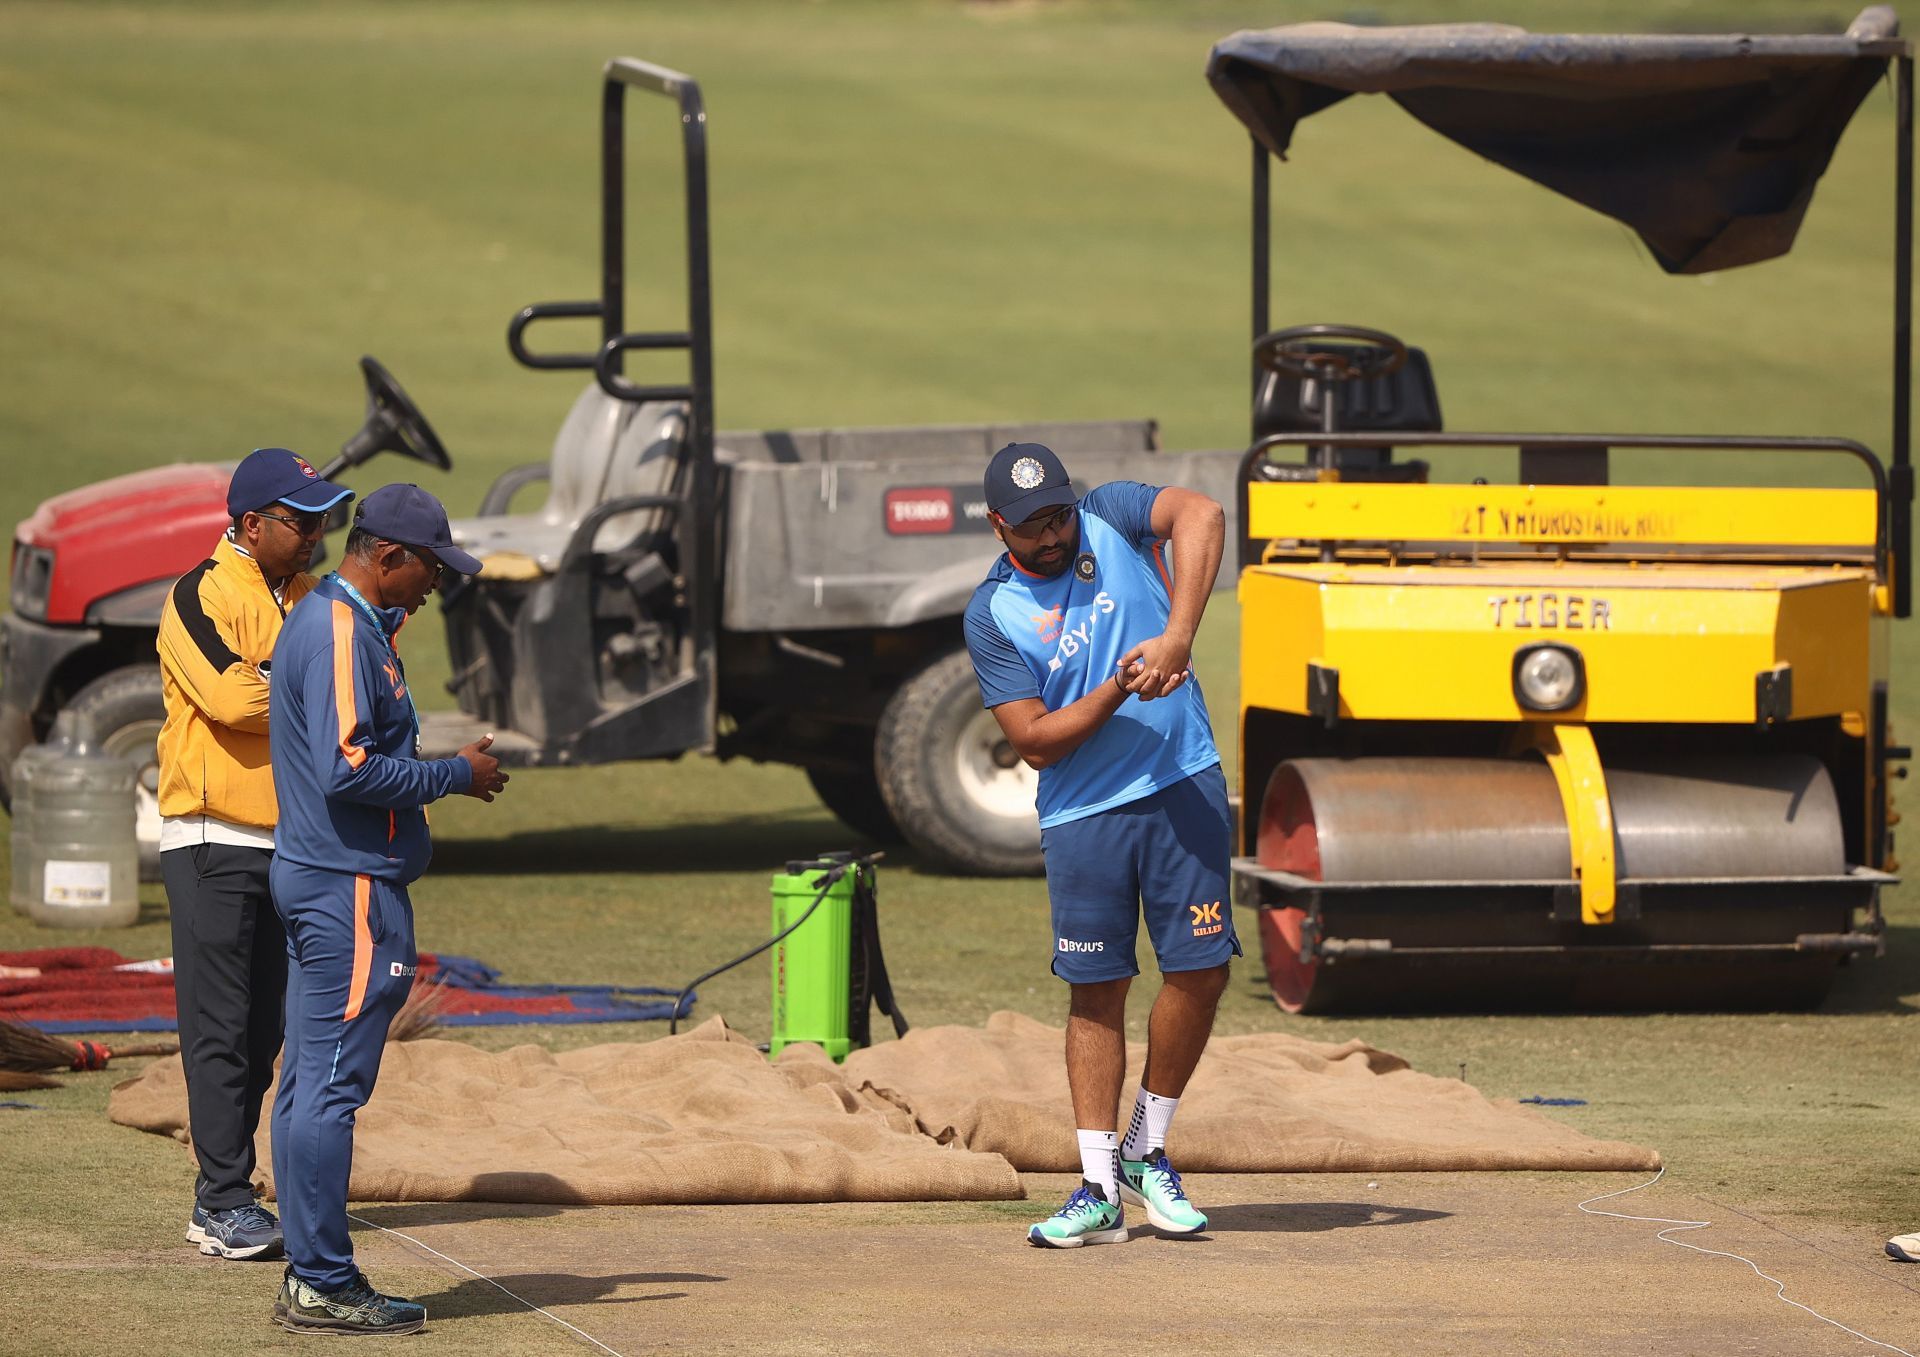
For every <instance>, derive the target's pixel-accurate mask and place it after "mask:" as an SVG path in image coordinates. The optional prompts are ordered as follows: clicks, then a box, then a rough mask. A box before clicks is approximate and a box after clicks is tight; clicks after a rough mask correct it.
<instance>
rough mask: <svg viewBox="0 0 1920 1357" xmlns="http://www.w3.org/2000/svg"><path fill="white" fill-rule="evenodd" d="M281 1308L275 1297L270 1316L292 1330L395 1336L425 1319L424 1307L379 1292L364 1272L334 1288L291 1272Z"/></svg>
mask: <svg viewBox="0 0 1920 1357" xmlns="http://www.w3.org/2000/svg"><path fill="white" fill-rule="evenodd" d="M281 1290H282V1292H283V1293H284V1296H285V1305H286V1308H285V1311H284V1313H283V1312H282V1309H281V1303H280V1302H279V1301H276V1302H275V1303H274V1307H273V1317H274V1318H275V1319H277V1320H279V1321H280V1327H281V1328H283V1329H289V1330H291V1331H293V1332H294V1333H352V1334H369V1335H374V1334H381V1335H393V1336H396V1337H397V1336H398V1335H400V1334H403V1333H417V1332H419V1331H420V1329H421V1328H422V1327H424V1326H425V1324H426V1322H427V1307H426V1306H424V1305H419V1304H416V1303H415V1302H413V1301H410V1300H403V1299H401V1298H400V1297H399V1296H383V1295H381V1294H380V1293H379V1292H378V1291H375V1290H374V1289H373V1285H372V1283H370V1282H368V1281H367V1276H366V1274H365V1273H364V1272H356V1273H354V1274H353V1280H352V1281H351V1282H349V1283H347V1284H346V1285H345V1286H343V1287H341V1288H340V1289H339V1290H338V1291H322V1290H320V1289H319V1288H317V1287H314V1286H312V1285H309V1284H308V1283H307V1282H304V1281H302V1280H301V1279H300V1278H298V1277H296V1276H294V1275H293V1274H292V1273H291V1272H289V1273H288V1274H287V1277H286V1281H285V1283H284V1285H283V1286H282V1288H281Z"/></svg>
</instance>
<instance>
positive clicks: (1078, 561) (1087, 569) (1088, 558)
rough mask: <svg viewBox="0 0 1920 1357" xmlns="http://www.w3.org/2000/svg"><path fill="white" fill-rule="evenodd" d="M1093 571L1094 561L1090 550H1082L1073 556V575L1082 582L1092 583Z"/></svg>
mask: <svg viewBox="0 0 1920 1357" xmlns="http://www.w3.org/2000/svg"><path fill="white" fill-rule="evenodd" d="M1093 571H1094V563H1093V553H1092V552H1091V551H1083V552H1081V553H1080V554H1079V555H1078V556H1076V557H1074V558H1073V577H1074V578H1075V579H1077V580H1079V581H1080V582H1081V583H1082V584H1092V583H1093Z"/></svg>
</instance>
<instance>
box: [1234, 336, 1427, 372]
mask: <svg viewBox="0 0 1920 1357" xmlns="http://www.w3.org/2000/svg"><path fill="white" fill-rule="evenodd" d="M1318 345H1333V346H1336V347H1335V348H1334V349H1332V350H1318V351H1317V350H1316V347H1315V346H1318ZM1253 361H1254V362H1256V363H1258V364H1259V365H1260V366H1261V367H1263V368H1265V369H1266V370H1267V371H1268V372H1277V373H1279V374H1280V375H1282V376H1285V377H1293V378H1296V379H1298V380H1300V381H1309V382H1348V381H1352V380H1354V379H1355V378H1359V377H1385V376H1388V375H1389V374H1391V373H1395V372H1398V371H1399V370H1400V369H1401V368H1402V367H1403V366H1405V364H1406V361H1407V346H1406V345H1405V344H1404V343H1402V342H1401V341H1400V340H1399V339H1396V338H1395V337H1394V336H1392V335H1390V334H1388V333H1387V332H1386V331H1384V330H1369V329H1366V328H1365V327H1363V326H1359V325H1290V326H1288V327H1287V328H1286V329H1284V330H1273V331H1270V332H1268V333H1267V334H1264V335H1261V336H1260V338H1258V339H1256V340H1254V341H1253Z"/></svg>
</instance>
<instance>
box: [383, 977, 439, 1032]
mask: <svg viewBox="0 0 1920 1357" xmlns="http://www.w3.org/2000/svg"><path fill="white" fill-rule="evenodd" d="M445 1003H446V995H444V994H443V993H441V988H440V982H439V981H437V980H416V981H414V982H413V988H412V989H411V990H409V991H408V992H407V1001H406V1002H405V1003H404V1004H402V1005H400V1011H399V1012H398V1013H396V1014H394V1015H393V1022H392V1023H391V1024H389V1026H388V1027H387V1040H388V1041H418V1040H420V1039H421V1038H422V1037H437V1036H439V1035H440V1010H441V1008H442V1007H443V1006H444V1005H445Z"/></svg>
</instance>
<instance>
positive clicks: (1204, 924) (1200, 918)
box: [1187, 900, 1227, 938]
mask: <svg viewBox="0 0 1920 1357" xmlns="http://www.w3.org/2000/svg"><path fill="white" fill-rule="evenodd" d="M1187 908H1188V909H1189V910H1190V911H1192V913H1193V936H1194V937H1196V938H1210V937H1212V936H1213V935H1214V934H1215V933H1218V932H1219V931H1220V930H1221V929H1223V928H1225V927H1226V926H1227V925H1226V923H1225V921H1224V920H1222V919H1221V917H1220V902H1219V901H1218V900H1215V901H1214V902H1213V903H1212V904H1210V905H1188V906H1187Z"/></svg>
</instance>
